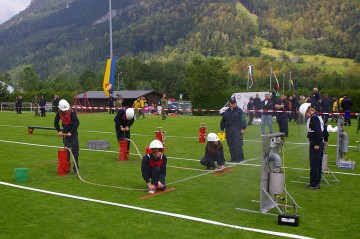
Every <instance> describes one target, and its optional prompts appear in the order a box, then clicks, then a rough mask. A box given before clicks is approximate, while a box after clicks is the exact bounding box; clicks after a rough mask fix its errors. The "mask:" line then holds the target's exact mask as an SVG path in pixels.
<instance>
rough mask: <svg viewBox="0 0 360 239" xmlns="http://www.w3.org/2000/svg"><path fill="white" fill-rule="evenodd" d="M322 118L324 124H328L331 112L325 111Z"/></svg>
mask: <svg viewBox="0 0 360 239" xmlns="http://www.w3.org/2000/svg"><path fill="white" fill-rule="evenodd" d="M322 119H323V121H324V124H326V125H327V122H328V120H329V113H323V115H322Z"/></svg>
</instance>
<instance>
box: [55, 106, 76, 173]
mask: <svg viewBox="0 0 360 239" xmlns="http://www.w3.org/2000/svg"><path fill="white" fill-rule="evenodd" d="M60 120H61V122H62V127H63V129H60V125H59V122H60ZM79 125H80V122H79V119H78V117H77V115H76V112H75V111H73V110H72V109H71V108H70V105H69V103H68V102H67V101H66V100H60V101H59V111H58V112H57V113H56V115H55V120H54V127H55V128H56V130H57V131H58V135H59V136H60V137H63V138H64V145H65V147H67V148H70V149H71V152H72V154H73V155H74V159H75V163H76V165H75V164H74V172H75V173H76V172H77V169H79V139H78V131H77V129H78V128H79ZM68 161H70V155H69V156H68Z"/></svg>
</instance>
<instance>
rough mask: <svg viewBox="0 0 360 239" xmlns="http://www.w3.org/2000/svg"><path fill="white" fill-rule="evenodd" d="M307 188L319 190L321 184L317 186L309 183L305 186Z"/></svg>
mask: <svg viewBox="0 0 360 239" xmlns="http://www.w3.org/2000/svg"><path fill="white" fill-rule="evenodd" d="M305 188H306V189H310V190H319V189H320V185H317V186H315V187H313V186H311V185H307V186H306V187H305Z"/></svg>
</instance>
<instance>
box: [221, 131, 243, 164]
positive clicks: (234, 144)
mask: <svg viewBox="0 0 360 239" xmlns="http://www.w3.org/2000/svg"><path fill="white" fill-rule="evenodd" d="M240 131H241V129H240V128H236V127H234V128H228V129H226V132H225V133H226V142H227V144H228V146H229V151H230V155H231V161H232V162H241V161H244V152H243V136H242V134H241V132H240Z"/></svg>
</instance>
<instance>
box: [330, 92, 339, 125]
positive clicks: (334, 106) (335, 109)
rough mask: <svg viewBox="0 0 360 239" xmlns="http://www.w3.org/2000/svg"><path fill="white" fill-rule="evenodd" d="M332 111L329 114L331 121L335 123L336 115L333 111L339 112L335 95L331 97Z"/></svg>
mask: <svg viewBox="0 0 360 239" xmlns="http://www.w3.org/2000/svg"><path fill="white" fill-rule="evenodd" d="M332 102H333V104H332V112H333V114H332V115H331V122H334V120H335V122H336V123H337V121H338V115H337V114H335V113H339V102H338V99H337V98H336V97H333V98H332Z"/></svg>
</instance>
